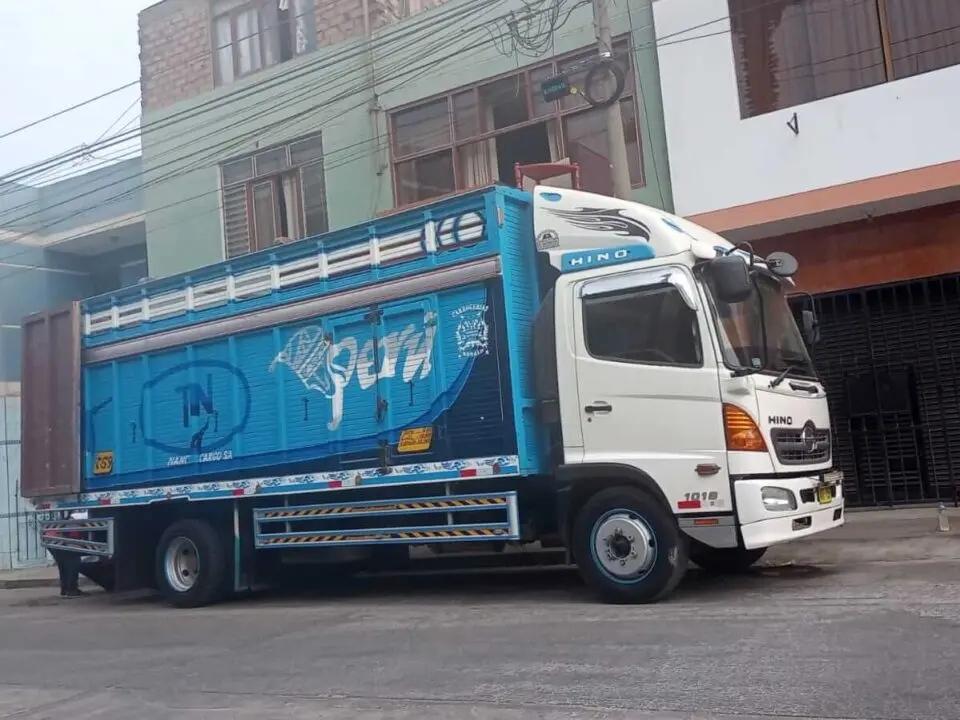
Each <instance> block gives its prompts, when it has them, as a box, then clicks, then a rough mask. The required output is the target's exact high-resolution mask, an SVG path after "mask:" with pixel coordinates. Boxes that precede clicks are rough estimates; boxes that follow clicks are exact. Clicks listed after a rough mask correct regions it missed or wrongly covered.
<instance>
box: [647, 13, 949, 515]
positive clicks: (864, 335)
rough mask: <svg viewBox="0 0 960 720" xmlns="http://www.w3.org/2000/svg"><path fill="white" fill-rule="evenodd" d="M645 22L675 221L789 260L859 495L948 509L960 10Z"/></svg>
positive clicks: (837, 436) (864, 501)
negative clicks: (815, 317)
mask: <svg viewBox="0 0 960 720" xmlns="http://www.w3.org/2000/svg"><path fill="white" fill-rule="evenodd" d="M654 16H655V23H656V32H657V43H658V55H659V63H660V72H661V86H662V93H663V102H664V118H665V123H666V132H667V144H668V148H669V162H670V172H671V177H672V179H673V181H672V187H673V199H674V203H675V208H676V211H677V212H678V213H679V214H682V215H685V216H687V217H690V218H691V219H693V220H695V221H697V222H699V223H701V224H703V225H705V226H707V227H709V228H711V229H713V230H715V231H717V232H721V233H723V234H725V235H726V236H728V237H729V238H731V239H733V240H741V241H748V242H750V243H751V244H752V246H753V248H754V249H755V250H756V251H757V252H759V253H761V254H762V253H765V252H769V251H771V250H773V249H780V250H786V251H788V252H791V253H793V254H794V255H796V257H797V258H798V259H799V260H800V267H801V270H800V272H799V275H798V277H797V282H798V288H797V289H798V291H801V292H806V293H810V294H812V296H813V298H814V301H815V302H814V304H815V306H816V307H817V309H818V312H819V319H820V323H821V338H822V339H821V341H820V343H819V344H818V345H817V346H816V347H815V348H814V349H813V355H814V360H815V362H816V364H817V366H818V370H819V372H820V374H821V376H822V378H823V379H824V381H825V383H826V385H827V389H828V392H829V396H830V403H831V411H832V416H833V423H834V431H835V432H834V442H835V448H834V458H835V464H836V466H837V467H838V468H839V469H841V470H842V471H843V472H844V477H845V480H844V482H845V491H846V494H847V497H848V498H849V500H850V502H851V503H852V504H855V505H879V504H894V503H913V502H924V501H938V500H939V501H945V502H956V501H957V499H958V496H957V493H958V479H960V445H958V443H957V440H958V439H960V372H958V368H960V250H958V247H960V135H958V133H957V132H956V129H955V121H954V116H955V115H956V113H955V112H954V110H956V109H957V107H956V106H957V104H958V102H960V100H958V95H957V93H956V92H955V91H954V89H955V88H957V87H960V4H957V3H953V2H949V1H947V0H775V1H774V2H770V0H697V1H696V2H694V1H693V0H656V2H655V3H654ZM801 301H804V298H798V302H801Z"/></svg>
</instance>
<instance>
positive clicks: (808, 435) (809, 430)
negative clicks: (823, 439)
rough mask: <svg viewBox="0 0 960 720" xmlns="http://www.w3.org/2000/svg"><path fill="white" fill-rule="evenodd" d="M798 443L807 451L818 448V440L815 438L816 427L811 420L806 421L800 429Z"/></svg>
mask: <svg viewBox="0 0 960 720" xmlns="http://www.w3.org/2000/svg"><path fill="white" fill-rule="evenodd" d="M800 444H801V445H803V449H804V451H805V452H808V453H815V452H816V451H817V450H819V449H820V441H819V440H818V439H817V428H816V426H815V425H814V424H813V423H812V422H809V421H808V422H807V423H806V424H805V425H804V426H803V430H801V431H800Z"/></svg>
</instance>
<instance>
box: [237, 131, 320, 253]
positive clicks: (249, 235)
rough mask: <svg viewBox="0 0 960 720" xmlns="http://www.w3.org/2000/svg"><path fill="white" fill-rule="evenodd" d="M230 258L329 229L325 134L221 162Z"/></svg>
mask: <svg viewBox="0 0 960 720" xmlns="http://www.w3.org/2000/svg"><path fill="white" fill-rule="evenodd" d="M220 179H221V185H222V187H223V231H224V246H225V255H226V257H228V258H231V257H236V256H237V255H243V254H244V253H248V252H254V251H256V250H262V249H263V248H266V247H269V246H271V245H274V244H277V243H282V242H286V241H290V240H298V239H300V238H304V237H308V236H310V235H319V234H320V233H324V232H326V231H327V230H328V229H329V227H328V220H327V199H326V188H325V185H324V170H323V141H322V137H321V135H320V134H317V135H311V136H310V137H307V138H303V139H300V140H297V141H295V142H292V143H290V144H289V145H281V146H278V147H274V148H270V149H267V150H261V151H260V152H258V153H256V154H253V155H248V156H245V157H242V158H237V159H234V160H229V161H227V162H225V163H223V164H222V165H221V166H220Z"/></svg>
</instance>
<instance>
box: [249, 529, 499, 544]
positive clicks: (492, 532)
mask: <svg viewBox="0 0 960 720" xmlns="http://www.w3.org/2000/svg"><path fill="white" fill-rule="evenodd" d="M509 534H510V531H509V530H508V529H506V528H492V529H489V530H475V529H472V530H402V531H397V532H393V533H373V534H370V535H305V536H297V537H269V538H263V539H262V540H261V544H263V545H302V544H305V543H308V544H314V543H348V542H368V541H371V540H436V539H440V538H448V539H449V538H487V537H497V536H502V535H509Z"/></svg>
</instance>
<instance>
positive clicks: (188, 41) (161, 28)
mask: <svg viewBox="0 0 960 720" xmlns="http://www.w3.org/2000/svg"><path fill="white" fill-rule="evenodd" d="M439 2H441V0H368V2H367V6H368V9H369V12H370V29H371V30H372V31H375V30H377V29H379V28H381V27H384V26H385V25H389V24H391V23H394V22H396V21H397V19H398V18H399V17H401V16H402V15H404V14H405V13H406V14H416V12H418V11H420V10H423V9H425V8H426V7H430V6H433V5H437V4H439ZM314 5H315V12H316V20H317V22H316V26H317V45H318V47H323V46H324V45H334V44H336V43H339V42H343V41H344V40H348V39H350V38H355V37H362V36H363V32H364V22H363V0H314ZM209 10H210V0H161V2H158V3H157V4H155V5H152V6H150V7H148V8H147V9H146V10H144V11H142V12H141V13H140V92H141V94H142V95H143V101H142V102H143V108H144V110H157V109H159V108H162V107H165V106H166V105H170V104H172V103H175V102H177V101H178V100H185V99H186V98H190V97H193V96H195V95H200V94H201V93H204V92H207V91H208V90H212V89H213V87H214V69H213V56H212V52H211V45H212V37H211V28H210V12H209Z"/></svg>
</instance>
